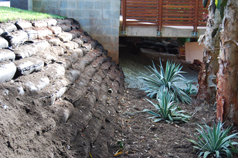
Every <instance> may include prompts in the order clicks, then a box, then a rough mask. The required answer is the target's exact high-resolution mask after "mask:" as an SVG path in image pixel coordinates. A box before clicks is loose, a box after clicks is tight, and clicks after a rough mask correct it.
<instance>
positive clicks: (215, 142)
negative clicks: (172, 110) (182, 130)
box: [188, 121, 238, 158]
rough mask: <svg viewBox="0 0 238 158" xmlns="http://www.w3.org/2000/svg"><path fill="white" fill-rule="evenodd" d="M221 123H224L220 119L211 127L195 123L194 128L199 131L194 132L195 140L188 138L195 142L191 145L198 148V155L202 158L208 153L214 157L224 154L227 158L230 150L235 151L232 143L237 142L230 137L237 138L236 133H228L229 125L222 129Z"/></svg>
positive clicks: (230, 152)
mask: <svg viewBox="0 0 238 158" xmlns="http://www.w3.org/2000/svg"><path fill="white" fill-rule="evenodd" d="M223 125H224V123H221V122H220V121H219V122H218V124H217V126H216V125H215V124H214V125H213V129H211V128H210V127H209V126H208V125H206V124H205V125H204V126H201V125H197V126H198V128H197V129H196V130H197V132H198V133H199V134H195V135H196V136H197V141H195V140H191V139H188V140H189V141H190V142H192V143H193V144H195V146H193V147H194V148H195V149H198V153H199V155H198V156H199V157H200V156H203V158H206V157H207V156H209V155H213V156H215V157H216V158H221V155H226V156H227V157H228V158H232V157H233V156H232V152H235V153H237V149H235V147H234V145H238V143H237V142H234V141H232V140H231V139H233V138H238V136H237V134H238V133H234V134H231V135H228V133H229V131H230V129H231V127H228V128H227V129H225V130H223V127H222V126H223Z"/></svg>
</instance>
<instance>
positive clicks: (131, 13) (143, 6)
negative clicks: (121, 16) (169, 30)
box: [126, 0, 158, 26]
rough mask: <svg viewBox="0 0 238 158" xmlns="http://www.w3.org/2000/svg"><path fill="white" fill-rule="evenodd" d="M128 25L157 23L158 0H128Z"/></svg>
mask: <svg viewBox="0 0 238 158" xmlns="http://www.w3.org/2000/svg"><path fill="white" fill-rule="evenodd" d="M126 19H127V20H126V25H147V26H148V25H157V19H158V0H126Z"/></svg>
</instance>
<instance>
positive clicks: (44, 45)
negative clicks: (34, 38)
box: [35, 40, 50, 51]
mask: <svg viewBox="0 0 238 158" xmlns="http://www.w3.org/2000/svg"><path fill="white" fill-rule="evenodd" d="M35 45H36V47H37V50H38V51H39V50H41V51H42V50H45V49H46V48H49V47H50V44H49V43H48V42H47V41H45V40H43V41H42V40H40V41H38V42H35Z"/></svg>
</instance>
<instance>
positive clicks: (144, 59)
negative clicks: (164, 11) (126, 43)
mask: <svg viewBox="0 0 238 158" xmlns="http://www.w3.org/2000/svg"><path fill="white" fill-rule="evenodd" d="M120 55H121V56H120V62H121V65H122V69H123V70H125V71H124V73H125V76H126V79H125V80H126V82H127V88H126V90H125V93H124V95H123V96H121V97H122V98H121V99H120V100H121V110H120V112H119V115H120V116H121V117H120V118H121V126H122V131H121V133H119V134H118V135H117V138H118V140H122V142H123V145H124V148H123V150H122V151H123V152H122V153H121V154H118V157H125V158H166V157H172V158H173V157H174V158H197V157H198V156H197V153H198V151H197V150H194V149H193V144H192V143H191V142H189V141H188V140H187V139H196V137H195V135H194V133H195V132H196V128H197V124H205V123H206V124H207V125H209V126H212V125H213V124H214V123H215V122H216V116H215V112H216V106H215V105H213V104H209V103H207V102H206V101H202V102H201V101H197V100H196V97H195V96H192V98H193V101H192V103H191V105H186V104H178V106H179V107H180V108H181V109H182V110H186V111H187V112H188V113H190V114H191V116H192V118H191V120H190V121H189V122H187V123H181V124H169V123H166V122H159V123H153V120H151V119H149V117H150V116H151V115H149V114H148V113H144V112H141V111H143V109H150V108H154V106H153V105H151V104H150V103H149V102H148V101H147V100H146V99H145V98H147V96H146V94H145V93H144V92H143V91H141V90H139V89H138V88H139V87H137V88H136V86H139V85H140V83H139V84H138V83H137V84H135V83H134V82H139V81H138V80H136V81H135V80H133V79H135V78H134V76H137V73H136V71H138V70H134V71H133V69H136V67H137V68H139V71H142V69H143V68H142V66H141V65H150V64H151V60H154V61H155V62H157V63H158V61H159V60H158V59H159V58H161V57H162V56H161V54H160V55H159V54H158V53H157V54H156V53H150V55H148V53H143V52H140V53H139V54H137V55H135V54H130V51H129V50H128V48H126V47H124V48H122V49H120ZM162 59H163V60H167V59H170V60H171V59H173V60H174V59H176V60H177V62H178V61H179V59H178V58H177V57H176V56H168V55H165V54H164V58H163V57H162ZM174 61H175V60H174ZM137 64H138V65H137ZM181 64H182V65H183V66H184V68H183V70H185V71H186V70H187V71H189V73H188V75H187V77H188V78H189V79H192V80H193V81H194V86H197V81H196V78H197V74H198V71H197V70H195V69H191V68H190V67H189V64H188V63H186V62H184V61H182V62H181ZM135 65H137V66H135ZM129 66H132V68H130V67H129ZM128 70H130V71H128ZM133 75H134V76H133ZM128 78H129V79H128ZM131 87H133V88H131ZM153 101H154V102H156V100H153ZM231 132H232V133H234V132H237V127H233V128H232V131H231ZM118 149H119V147H118V146H117V147H115V148H114V151H112V152H114V153H115V152H116V151H117V150H118ZM234 157H238V155H234Z"/></svg>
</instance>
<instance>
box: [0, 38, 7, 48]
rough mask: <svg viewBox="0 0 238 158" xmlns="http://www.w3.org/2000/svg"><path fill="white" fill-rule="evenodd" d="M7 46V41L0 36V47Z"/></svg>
mask: <svg viewBox="0 0 238 158" xmlns="http://www.w3.org/2000/svg"><path fill="white" fill-rule="evenodd" d="M8 46H9V44H8V41H7V40H6V39H4V38H2V37H1V36H0V49H2V48H7V47H8Z"/></svg>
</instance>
